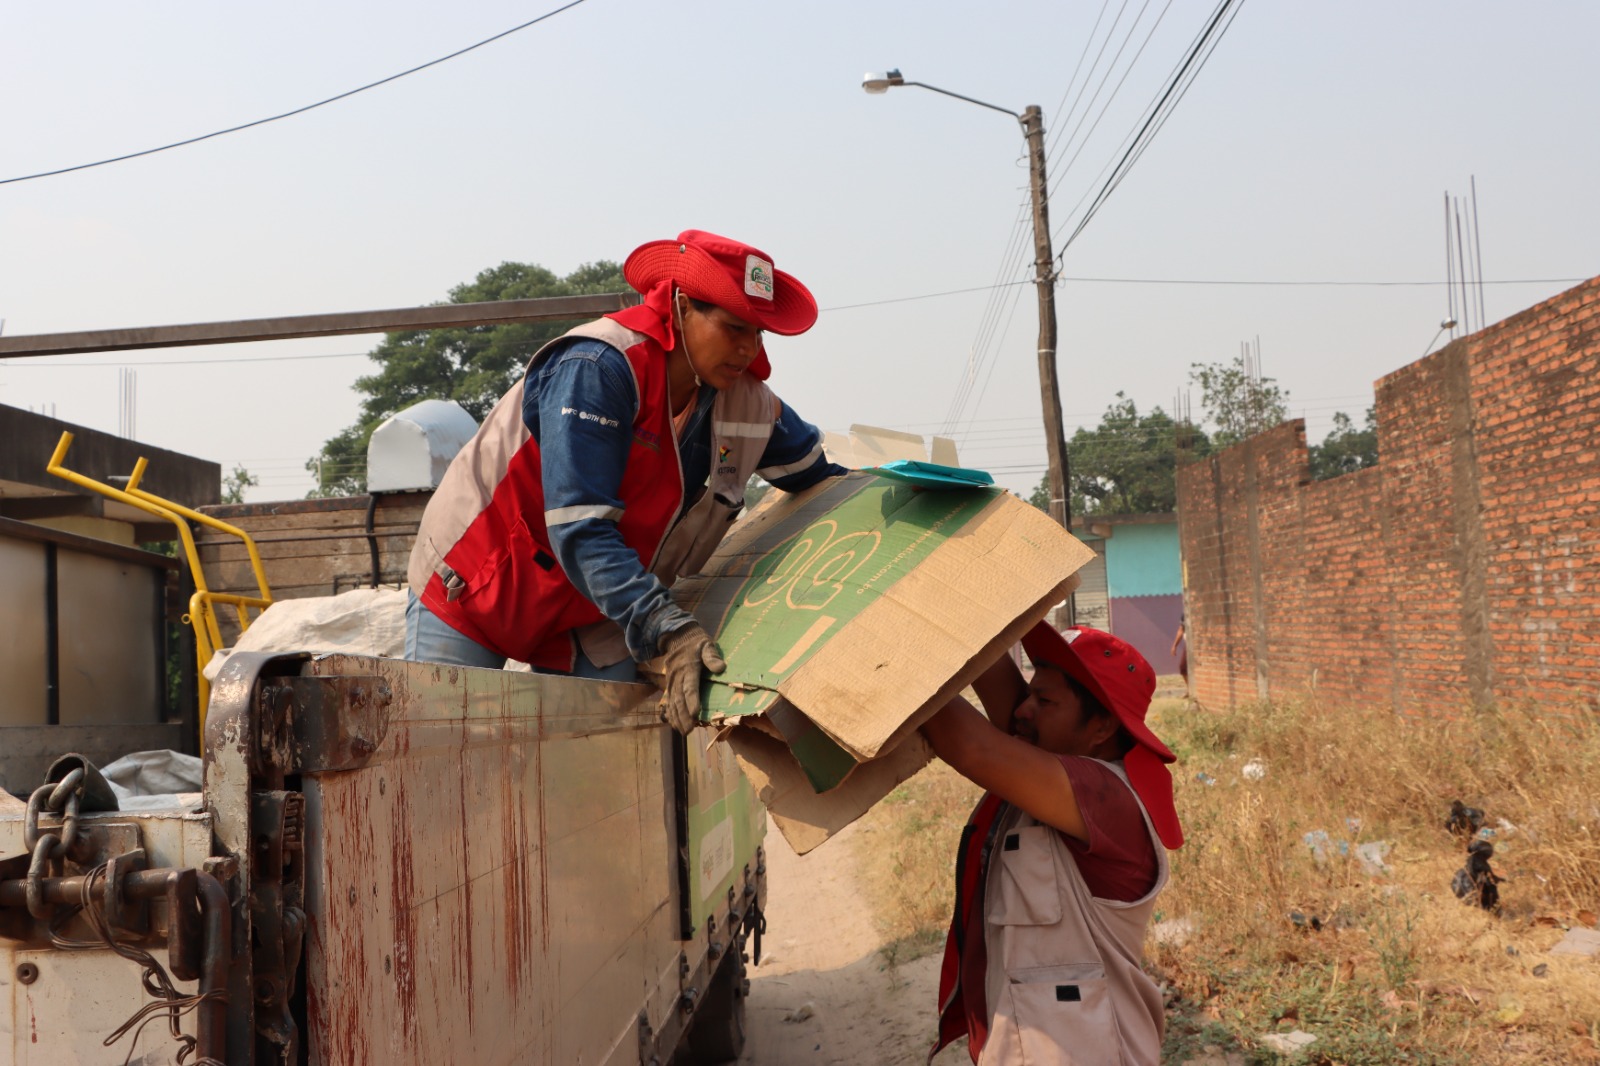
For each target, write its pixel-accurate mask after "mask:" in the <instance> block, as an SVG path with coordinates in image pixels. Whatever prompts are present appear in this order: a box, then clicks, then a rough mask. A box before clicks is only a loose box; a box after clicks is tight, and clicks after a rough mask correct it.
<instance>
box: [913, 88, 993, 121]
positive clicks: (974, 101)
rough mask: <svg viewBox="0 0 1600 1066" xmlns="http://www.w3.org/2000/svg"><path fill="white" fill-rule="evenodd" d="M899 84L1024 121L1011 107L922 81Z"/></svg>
mask: <svg viewBox="0 0 1600 1066" xmlns="http://www.w3.org/2000/svg"><path fill="white" fill-rule="evenodd" d="M899 84H901V85H915V86H916V87H917V88H919V89H927V90H929V91H931V92H936V93H943V94H944V95H946V96H953V97H955V98H956V99H957V100H965V101H966V102H967V103H969V104H977V105H978V106H979V107H987V108H988V109H989V110H991V111H1000V112H1003V113H1004V114H1007V115H1010V116H1011V117H1012V118H1014V119H1016V120H1017V121H1018V122H1021V121H1022V116H1021V115H1020V114H1018V113H1017V112H1015V111H1013V110H1011V109H1010V108H1009V107H1001V106H1000V105H999V104H991V103H987V102H985V101H983V100H977V99H974V98H973V97H970V96H962V95H961V94H960V93H953V92H951V91H950V90H949V89H941V88H939V87H938V86H937V85H929V84H928V83H927V82H921V81H903V82H900V83H899Z"/></svg>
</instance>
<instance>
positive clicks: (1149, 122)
mask: <svg viewBox="0 0 1600 1066" xmlns="http://www.w3.org/2000/svg"><path fill="white" fill-rule="evenodd" d="M1241 2H1242V0H1220V2H1219V3H1218V4H1217V8H1216V10H1215V11H1214V12H1213V13H1212V16H1211V18H1210V20H1209V21H1208V22H1207V24H1206V26H1205V28H1204V29H1203V30H1201V31H1200V35H1199V37H1197V38H1196V40H1195V41H1194V43H1193V45H1192V46H1191V47H1190V49H1189V52H1188V54H1187V55H1186V56H1185V57H1184V58H1183V61H1182V62H1181V63H1179V65H1178V68H1177V69H1176V70H1175V71H1174V72H1173V74H1172V76H1171V78H1170V79H1169V80H1168V82H1167V85H1166V88H1165V89H1164V90H1163V91H1162V93H1161V95H1160V97H1159V99H1158V100H1157V101H1156V103H1155V105H1154V106H1153V107H1152V108H1150V109H1149V111H1148V112H1147V113H1146V117H1145V119H1144V122H1143V124H1142V125H1141V126H1140V127H1139V130H1138V132H1137V133H1136V134H1135V135H1134V137H1133V140H1132V142H1131V143H1130V144H1129V146H1128V148H1127V150H1126V151H1125V152H1124V153H1123V155H1122V158H1121V159H1120V160H1118V161H1117V165H1116V166H1115V167H1114V168H1113V169H1112V174H1111V177H1110V178H1108V179H1107V180H1106V183H1105V184H1104V185H1103V186H1101V188H1100V191H1099V192H1098V193H1096V194H1095V197H1094V200H1093V201H1092V202H1091V203H1090V204H1089V207H1088V209H1087V210H1086V211H1085V212H1084V214H1083V217H1082V218H1080V219H1079V220H1078V224H1077V226H1076V227H1074V229H1073V231H1072V233H1071V235H1070V236H1068V237H1067V239H1066V240H1065V241H1063V242H1062V243H1061V245H1060V247H1059V248H1058V250H1057V255H1058V256H1060V255H1061V254H1064V253H1065V252H1066V250H1067V248H1069V247H1070V246H1071V245H1072V242H1073V241H1075V240H1077V238H1078V235H1079V234H1080V233H1082V232H1083V228H1084V227H1085V226H1087V225H1088V224H1089V220H1090V219H1092V218H1093V217H1094V216H1095V214H1096V212H1098V211H1099V210H1100V207H1101V206H1102V205H1103V204H1104V203H1105V201H1106V199H1107V198H1108V197H1109V196H1110V195H1111V193H1112V191H1113V190H1115V189H1116V187H1117V186H1118V185H1120V184H1121V183H1122V179H1123V178H1124V177H1125V176H1126V175H1127V173H1128V171H1129V170H1131V169H1132V168H1133V164H1134V163H1135V162H1137V161H1138V159H1139V156H1141V155H1143V154H1144V149H1145V147H1146V146H1147V145H1148V144H1149V143H1150V141H1151V140H1152V139H1153V138H1154V137H1155V135H1156V133H1157V132H1158V131H1159V130H1160V128H1161V126H1162V125H1164V124H1165V122H1166V116H1167V115H1169V114H1171V113H1172V110H1173V109H1174V108H1176V107H1177V106H1178V103H1179V101H1181V100H1182V99H1183V97H1184V95H1185V94H1186V93H1187V92H1188V89H1189V86H1190V85H1192V84H1193V83H1194V79H1195V78H1196V77H1197V76H1199V73H1200V70H1201V68H1203V67H1204V66H1205V64H1206V61H1207V60H1209V59H1210V58H1211V53H1212V52H1213V51H1214V50H1215V48H1216V45H1217V44H1218V43H1219V42H1220V41H1221V40H1222V36H1223V35H1224V34H1226V33H1227V30H1228V27H1229V26H1231V25H1232V24H1233V18H1232V16H1233V15H1236V14H1237V13H1238V9H1239V4H1240V3H1241ZM1224 19H1226V20H1227V22H1226V24H1224V21H1223V20H1224ZM1219 27H1221V28H1220V29H1219ZM1175 93H1176V95H1174V94H1175ZM1169 101H1170V105H1169V103H1168V102H1169ZM1081 202H1082V201H1080V203H1081ZM1074 210H1076V207H1075V208H1074ZM1065 228H1066V227H1065V225H1063V226H1062V229H1063V230H1064V229H1065ZM1058 232H1059V231H1058Z"/></svg>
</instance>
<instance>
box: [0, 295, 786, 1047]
mask: <svg viewBox="0 0 1600 1066" xmlns="http://www.w3.org/2000/svg"><path fill="white" fill-rule="evenodd" d="M634 299H636V297H634V296H633V294H631V293H630V294H621V295H609V296H586V297H573V298H560V299H553V300H516V301H504V302H498V303H494V304H472V305H444V306H440V307H430V308H411V309H402V310H398V311H382V312H360V313H356V314H344V315H318V316H301V317H295V318H278V319H269V320H255V321H248V322H233V323H208V324H199V325H192V326H175V327H155V328H148V329H132V330H108V331H100V332H96V333H76V334H55V335H48V336H44V335H40V336H34V337H25V336H20V337H7V338H0V356H5V357H15V356H25V355H43V354H64V353H68V352H85V351H112V350H123V349H134V348H148V347H171V346H178V345H184V344H200V343H222V342H236V341H245V340H251V341H255V340H271V339H275V338H287V337H305V336H324V335H332V334H338V333H346V334H352V333H373V332H379V331H386V330H400V329H407V330H409V329H427V328H441V327H458V326H475V325H484V324H495V323H502V322H535V321H549V320H561V319H583V318H588V317H593V316H595V315H597V314H601V313H604V312H605V311H607V310H611V309H615V308H617V307H621V306H625V305H626V304H627V303H629V302H632V300H634ZM72 439H73V437H72V434H71V433H70V432H68V433H66V434H65V435H64V436H63V438H62V439H61V441H60V442H59V443H58V445H57V447H56V451H55V454H53V455H52V456H51V457H50V461H49V469H50V470H51V472H52V475H53V476H56V477H59V478H62V479H64V480H65V481H68V482H71V483H72V485H73V486H75V488H76V489H77V490H78V491H79V492H80V493H83V494H89V493H92V494H96V495H98V496H100V497H102V498H103V499H105V500H108V501H113V502H114V504H115V506H116V507H118V508H122V509H129V508H133V509H137V510H139V511H140V512H142V513H143V514H144V515H145V516H146V517H145V521H147V522H155V523H162V524H166V525H168V526H170V533H169V536H168V539H169V540H170V541H171V543H172V544H173V545H174V546H175V552H176V556H177V562H176V565H175V566H169V569H172V570H174V571H175V573H176V579H177V580H179V581H180V582H181V583H182V584H183V585H184V588H183V595H181V596H179V597H177V599H179V600H180V601H181V603H180V606H179V610H178V611H177V612H176V613H178V614H180V615H181V617H182V620H183V621H184V623H185V624H186V625H187V627H188V630H189V633H188V635H187V636H186V637H185V638H184V639H185V640H186V641H187V642H189V643H188V646H187V647H186V648H185V649H184V650H185V656H184V658H185V659H186V660H187V661H189V662H192V663H194V664H196V665H197V666H203V665H205V663H206V662H207V661H208V660H212V659H216V660H217V661H219V662H220V669H218V670H217V671H216V673H215V676H214V677H212V678H210V679H209V680H204V679H195V680H196V688H197V690H198V692H199V693H200V698H199V701H198V703H197V705H196V706H195V707H194V708H193V709H192V713H189V714H188V715H187V718H188V720H190V721H191V722H192V724H193V727H194V728H193V730H192V735H189V736H185V737H184V738H183V739H182V741H181V742H180V743H179V744H178V745H177V747H179V748H188V749H189V750H190V754H191V755H192V756H196V757H197V761H196V762H195V765H197V766H198V767H199V773H198V776H197V777H196V779H195V780H194V781H193V782H192V783H191V784H189V785H187V786H180V787H178V788H177V789H175V790H173V791H169V792H157V793H156V794H154V795H139V796H135V797H133V798H131V799H130V798H129V796H128V794H127V793H128V789H127V788H126V787H124V786H121V785H118V784H116V783H115V781H114V780H113V778H114V777H115V774H112V775H110V776H109V777H108V774H107V773H106V772H105V767H106V765H107V763H108V761H111V760H113V758H114V757H115V756H118V755H132V754H133V749H132V748H131V747H128V745H139V744H141V741H142V740H143V738H144V737H145V736H146V735H147V734H146V733H141V732H140V731H138V730H135V729H131V728H124V727H121V726H117V725H115V724H112V725H106V726H103V727H96V726H67V725H65V724H60V723H61V722H65V721H66V718H67V715H66V714H65V712H64V711H63V713H62V715H61V716H60V722H58V721H57V718H56V716H55V715H54V712H52V717H51V718H50V720H49V721H47V722H42V723H41V722H38V721H29V722H27V723H24V724H21V725H19V724H17V723H16V722H14V721H12V719H10V718H6V717H4V716H3V715H0V722H4V723H6V724H5V725H3V726H0V749H3V748H4V747H5V746H7V745H8V744H10V745H11V747H12V751H13V752H18V751H20V750H21V748H19V747H18V745H21V744H23V743H24V742H26V744H28V745H32V748H30V749H29V750H33V749H35V748H39V746H40V745H44V746H45V747H46V748H48V747H49V745H50V744H51V738H52V736H55V735H57V734H56V733H52V730H56V731H57V732H58V733H59V738H60V750H59V752H46V754H48V755H52V756H58V757H52V758H48V759H40V760H39V761H38V764H37V765H38V766H39V767H41V770H40V772H38V774H37V779H34V780H27V781H21V780H12V779H10V778H8V779H6V780H4V781H3V782H0V784H3V785H4V789H0V988H3V990H4V995H3V1005H0V1063H15V1064H17V1066H42V1064H49V1066H63V1064H70V1063H103V1062H107V1061H123V1060H124V1057H126V1059H127V1061H132V1062H139V1063H168V1062H181V1063H185V1064H188V1066H194V1064H196V1063H203V1064H217V1063H226V1064H228V1066H266V1064H273V1066H298V1064H301V1063H308V1064H313V1066H316V1064H356V1063H371V1062H394V1063H423V1062H426V1063H441V1062H472V1063H485V1064H487V1063H548V1064H562V1066H567V1064H575V1063H585V1064H587V1063H594V1064H621V1063H627V1064H633V1063H640V1064H658V1066H664V1064H666V1063H668V1062H672V1061H684V1060H685V1059H689V1060H694V1061H705V1062H716V1061H727V1060H731V1059H733V1058H736V1057H737V1056H738V1055H739V1054H740V1052H741V1048H742V1046H743V1043H744V1029H743V1010H744V996H745V993H746V991H747V988H748V985H747V980H746V976H745V967H746V964H747V961H748V960H749V959H750V958H751V957H755V958H757V959H758V958H759V951H760V937H761V932H762V929H763V925H764V919H763V915H762V907H763V903H764V901H765V898H766V863H765V853H764V850H763V848H764V833H765V827H766V817H765V811H764V810H763V808H762V807H761V805H760V804H759V803H758V802H757V801H756V798H755V796H754V794H753V792H752V790H751V788H750V785H749V784H748V783H747V781H746V780H745V778H744V777H743V775H742V774H741V773H740V771H739V769H738V767H737V765H736V763H735V762H734V759H733V756H732V755H731V754H729V752H728V751H727V750H726V745H721V744H713V743H712V731H711V730H710V729H698V730H695V731H694V732H693V733H692V734H691V735H690V736H689V737H687V738H685V737H682V736H679V735H678V734H676V733H675V732H673V731H672V730H671V729H669V728H667V727H666V726H665V725H663V724H662V723H661V722H660V720H659V717H658V713H657V710H656V706H655V703H656V700H655V693H654V690H653V689H652V688H651V687H650V686H648V685H644V684H620V683H611V682H597V681H590V680H584V679H578V678H569V677H562V676H549V675H541V674H537V673H531V672H517V671H509V670H508V671H500V670H482V669H469V668H464V667H456V666H446V665H439V664H430V663H417V662H407V661H404V660H402V659H398V658H392V657H381V656H374V655H369V654H354V653H325V652H323V653H319V652H314V651H308V650H305V649H299V648H294V647H280V648H273V649H270V650H258V651H235V652H233V653H232V654H231V655H227V656H226V658H221V657H219V656H217V655H216V654H215V653H216V652H217V651H218V650H219V649H221V648H223V647H226V646H228V645H229V644H232V643H233V641H234V639H236V636H237V634H238V633H239V632H240V631H241V630H244V629H246V628H248V627H249V626H250V625H251V624H252V623H253V620H254V619H258V618H260V617H262V611H263V610H265V609H268V608H270V606H271V605H272V604H273V603H274V602H289V601H285V600H283V599H281V598H279V599H277V600H276V601H275V594H274V590H273V581H272V578H273V575H272V573H271V570H272V565H273V564H272V561H271V552H268V553H267V556H268V558H267V562H266V563H265V564H263V562H262V552H261V551H260V550H259V549H258V545H257V543H256V541H257V540H258V539H259V540H261V541H263V542H267V541H275V540H282V539H283V534H282V533H281V532H278V533H274V532H272V530H271V529H270V528H266V531H265V532H263V531H262V528H263V527H270V526H271V522H272V521H273V520H275V513H274V512H275V509H274V508H272V507H271V506H268V505H263V506H260V507H258V508H257V509H256V512H255V514H254V515H253V516H244V517H241V516H240V515H239V514H238V513H236V512H237V509H235V511H234V512H226V511H225V510H222V511H219V510H218V509H215V508H207V509H205V510H196V509H191V508H190V507H188V506H187V505H185V504H183V503H180V502H177V501H174V500H171V499H166V498H163V497H161V496H159V495H157V494H155V493H152V492H148V491H146V490H145V489H143V488H142V487H141V485H142V484H144V483H145V481H144V476H145V464H144V461H143V460H142V459H141V460H140V462H139V464H137V465H136V466H135V468H134V469H133V470H132V471H124V470H92V469H85V468H83V467H82V466H81V464H79V463H77V462H76V461H75V459H74V457H73V454H72V451H71V444H72ZM407 499H409V501H410V502H411V503H412V504H413V505H414V504H415V503H416V501H417V499H418V496H417V495H416V494H415V493H413V494H412V495H411V496H410V497H407ZM338 502H339V501H334V503H338ZM344 502H346V503H347V504H349V505H350V506H352V507H356V508H360V507H361V505H362V504H363V503H365V504H366V525H367V529H366V531H365V532H362V531H358V532H357V533H356V534H355V535H356V536H358V537H359V538H361V543H362V544H366V543H368V542H370V544H371V545H372V551H371V561H372V566H371V568H370V569H371V574H370V578H371V581H370V583H371V584H379V583H380V580H381V574H380V571H381V570H382V569H383V566H382V565H381V559H380V555H381V553H380V551H379V547H378V541H377V539H376V535H375V534H374V533H373V532H372V525H371V523H372V511H373V510H374V509H375V508H374V507H373V501H372V500H370V499H369V500H366V501H361V500H357V501H353V502H352V501H344ZM323 503H324V502H322V501H319V502H318V504H317V505H318V506H322V505H323ZM107 506H111V504H108V505H107ZM347 509H348V508H347ZM412 510H414V511H419V510H420V508H417V507H415V506H413V508H412ZM208 511H209V512H210V513H207V512H208ZM219 513H229V514H230V515H231V517H230V518H229V519H224V518H219V517H217V515H218V514H219ZM253 519H259V520H260V521H259V522H258V523H257V525H258V529H257V533H256V534H254V535H252V534H251V533H250V531H249V530H248V529H245V528H243V527H244V526H246V525H249V524H250V520H253ZM17 524H18V523H10V524H9V525H17ZM9 525H8V527H7V528H9ZM410 532H411V533H412V534H413V535H414V532H415V530H414V525H413V526H412V527H411V529H410ZM0 533H3V530H0ZM197 533H198V534H200V535H201V542H200V543H198V544H197V542H196V536H197ZM406 533H407V529H406V524H405V523H404V522H400V523H398V524H397V523H396V522H395V521H394V520H393V515H392V514H390V515H389V516H388V517H387V518H386V519H385V525H384V528H383V538H384V540H383V551H384V552H386V553H388V554H387V555H385V556H382V558H384V559H387V558H395V557H400V556H402V555H403V554H404V552H405V551H406V550H407V549H408V547H409V542H408V540H407V539H406ZM29 535H30V536H31V535H32V534H29ZM66 536H67V535H66V534H51V544H50V545H46V547H48V548H49V549H50V550H49V551H48V552H46V553H45V554H46V555H48V557H49V560H50V564H49V565H50V566H54V565H55V563H54V560H55V559H56V556H55V554H54V552H55V551H57V550H58V549H59V550H66V549H65V548H61V544H63V543H67V541H66V540H65V539H64V538H66ZM205 538H211V539H212V542H213V543H214V542H215V540H216V539H217V538H221V539H222V540H224V541H227V542H229V543H232V544H234V545H235V547H236V549H237V551H238V552H240V553H242V555H243V557H244V558H246V559H247V560H248V562H247V565H248V568H249V570H250V572H251V573H252V574H253V575H254V577H255V578H256V581H255V582H254V584H255V586H256V587H254V588H248V589H244V590H242V591H241V590H239V589H237V588H232V589H230V587H229V586H227V585H226V584H225V583H218V582H216V581H214V580H213V581H208V580H207V572H206V571H207V567H206V566H205V565H204V562H203V560H202V554H203V552H204V549H205V547H206V540H205ZM69 546H70V545H69ZM79 547H82V546H81V545H80V546H79ZM3 549H4V538H3V536H0V572H4V571H5V570H6V569H7V568H17V567H26V566H31V565H32V563H30V562H29V561H28V560H29V559H31V558H32V556H31V555H28V553H27V552H23V551H20V550H19V551H18V552H15V553H11V554H8V553H7V552H6V551H5V550H3ZM85 550H93V549H89V548H85ZM118 550H119V551H122V552H123V553H124V555H127V556H128V557H129V558H131V557H132V555H133V554H135V553H132V552H129V551H128V550H127V549H118ZM137 554H141V555H142V554H149V553H144V552H139V553H137ZM134 562H137V560H134ZM124 564H125V565H132V563H130V562H128V561H127V560H124ZM224 565H226V564H224ZM46 572H47V574H50V575H53V574H54V573H55V571H54V570H48V569H47V571H46ZM30 573H31V571H30ZM13 576H14V575H13ZM7 580H8V585H9V586H10V587H12V588H14V589H15V588H19V587H31V586H26V585H20V586H19V585H18V584H16V583H15V582H13V581H12V580H11V578H10V577H8V579H7ZM53 580H55V578H54V577H53V576H51V577H48V578H47V580H45V582H44V584H45V585H46V586H49V588H50V589H51V591H50V595H52V596H53V595H54V594H55V593H54V591H53V589H54V586H52V585H49V582H50V581H53ZM168 583H169V585H170V584H171V583H172V582H171V580H169V582H168ZM316 591H317V590H316V589H314V588H310V587H304V588H297V589H296V591H295V594H296V595H311V594H313V593H314V592H316ZM325 591H328V592H332V591H336V590H333V589H329V590H325ZM141 595H146V594H145V593H141ZM107 596H108V597H109V594H107ZM173 598H174V597H172V596H171V595H170V589H169V595H168V599H173ZM157 614H158V615H159V612H157ZM138 616H139V615H138V612H133V613H132V614H129V615H127V617H130V618H137V617H138ZM118 617H122V616H120V615H119V616H118ZM13 621H14V622H15V623H16V626H17V627H18V629H17V631H16V632H21V629H22V628H26V627H32V626H35V625H45V626H54V627H56V629H54V630H52V631H51V632H50V634H49V636H48V640H47V642H46V643H48V644H49V646H50V647H56V646H57V645H58V644H61V643H64V642H70V641H72V640H74V639H77V638H78V637H81V636H82V634H72V633H69V632H63V631H60V627H61V625H62V624H63V622H62V618H61V617H60V616H59V612H57V614H54V615H52V614H51V613H50V612H49V611H44V610H41V611H37V612H36V611H34V610H33V609H32V606H31V605H25V606H24V608H23V609H22V610H20V611H19V613H18V614H17V615H15V616H13ZM151 624H152V625H158V624H160V618H159V617H157V618H156V619H155V620H154V621H152V622H151ZM103 637H104V634H103V632H102V633H101V635H100V636H97V637H96V638H95V639H103ZM8 639H10V640H12V641H16V640H18V639H20V638H19V637H18V636H17V635H16V633H14V634H13V635H12V636H11V637H10V638H8ZM52 642H53V643H52ZM25 658H26V657H25ZM92 659H93V655H92V654H90V655H88V656H86V660H92ZM21 661H24V660H23V659H18V658H17V657H12V658H11V659H0V663H5V662H10V663H13V664H15V663H17V662H21ZM40 668H41V669H43V668H44V667H43V665H41V667H40ZM18 669H21V668H20V667H18ZM50 669H52V670H58V669H59V663H56V665H53V666H51V667H50ZM53 676H55V675H54V674H52V677H53ZM13 681H14V679H8V678H3V677H0V683H4V684H5V685H6V686H8V687H13V688H14V689H15V690H17V691H20V688H19V687H17V686H20V685H21V683H20V682H17V686H13ZM30 683H31V682H30ZM99 691H100V696H99V697H97V699H98V700H99V703H98V704H97V707H98V708H99V710H101V711H105V710H106V707H105V703H106V702H107V700H108V697H107V696H106V693H105V690H104V689H103V688H102V689H101V690H99ZM126 691H127V698H129V699H132V698H133V695H134V694H133V692H132V690H131V688H127V689H126ZM52 692H53V693H54V692H55V690H54V689H53V690H52ZM6 698H7V697H4V696H0V700H4V699H6ZM54 698H55V697H54V695H53V696H52V699H54ZM114 698H115V697H111V699H112V700H113V701H114ZM52 706H54V705H53V704H52ZM112 710H114V708H113V709H112ZM87 717H88V718H91V719H94V720H96V721H101V722H112V723H115V722H116V721H117V716H116V714H115V713H102V714H99V715H98V717H96V715H94V714H90V715H88V716H87ZM124 737H125V740H126V744H122V743H121V741H122V740H123V739H124ZM123 749H126V750H123ZM91 750H92V752H93V755H92V756H91V755H90V754H87V752H89V751H91ZM178 754H179V755H181V754H182V753H181V752H179V753H178ZM0 756H3V752H0ZM22 764H25V761H24V763H16V762H6V761H5V760H4V758H3V757H0V766H14V765H22ZM12 776H15V774H13V775H12Z"/></svg>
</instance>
